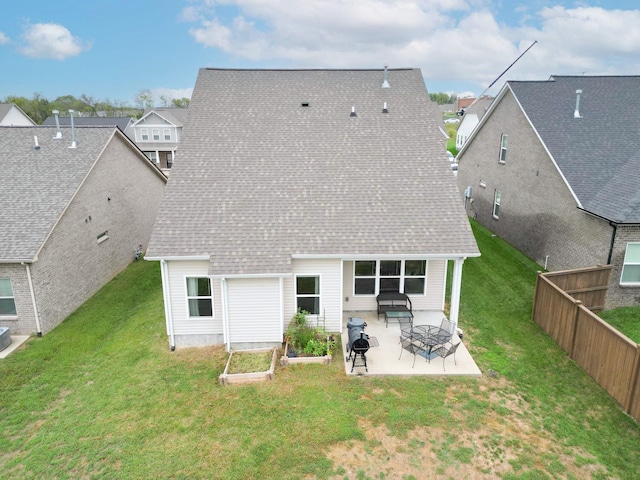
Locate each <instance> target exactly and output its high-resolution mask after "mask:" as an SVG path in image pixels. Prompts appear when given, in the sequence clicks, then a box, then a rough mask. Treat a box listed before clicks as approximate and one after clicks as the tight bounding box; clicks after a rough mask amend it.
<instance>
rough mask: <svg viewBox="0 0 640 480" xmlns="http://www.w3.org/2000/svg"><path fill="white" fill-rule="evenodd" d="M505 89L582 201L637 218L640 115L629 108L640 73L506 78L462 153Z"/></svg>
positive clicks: (638, 92)
mask: <svg viewBox="0 0 640 480" xmlns="http://www.w3.org/2000/svg"><path fill="white" fill-rule="evenodd" d="M576 90H582V93H581V94H580V104H579V110H580V114H581V118H574V111H575V109H576V99H577V94H576ZM508 93H511V94H513V96H514V98H515V100H516V102H517V103H518V105H519V106H520V108H521V110H522V112H523V114H524V115H525V117H526V118H527V119H528V121H529V123H530V125H531V127H532V128H533V130H534V131H535V133H536V135H537V136H538V138H539V139H540V141H541V142H542V144H543V145H544V147H545V148H546V150H547V152H548V153H549V155H550V156H551V159H552V161H553V162H554V164H555V165H556V166H557V168H558V170H559V172H560V174H561V175H562V177H563V178H564V180H565V182H566V184H567V187H568V188H569V190H570V191H571V193H572V194H573V196H574V198H575V199H576V202H577V204H578V207H579V208H581V209H583V210H585V211H587V212H589V213H592V214H594V215H597V216H600V217H602V218H605V219H607V220H611V221H613V222H615V223H630V224H637V223H640V187H639V186H640V117H639V116H638V115H636V114H635V113H634V112H633V109H632V108H631V107H630V106H633V105H635V104H636V103H637V99H638V97H639V96H640V76H559V75H554V76H552V77H550V78H549V80H543V81H508V82H506V83H505V85H504V86H503V88H502V89H501V91H500V92H499V94H498V95H497V97H496V100H495V101H494V102H493V103H492V104H491V106H490V107H489V110H488V111H487V114H486V115H485V116H484V118H483V119H482V121H481V122H480V125H479V126H478V127H477V128H476V129H475V130H474V132H473V134H472V137H471V138H470V139H469V141H467V142H466V143H465V144H464V146H463V148H462V150H460V152H459V154H458V158H463V157H464V154H465V152H466V150H467V149H468V148H470V146H471V144H472V143H473V137H475V136H476V135H477V134H479V132H480V131H481V130H482V128H481V127H482V124H483V123H485V122H486V121H488V118H489V117H491V115H492V113H493V111H494V110H495V108H497V105H499V104H500V101H501V100H502V98H504V96H505V95H506V94H508Z"/></svg>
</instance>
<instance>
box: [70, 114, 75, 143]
mask: <svg viewBox="0 0 640 480" xmlns="http://www.w3.org/2000/svg"><path fill="white" fill-rule="evenodd" d="M74 113H75V112H74V111H73V110H69V116H70V117H71V145H70V146H69V148H76V129H75V125H74V124H73V114H74Z"/></svg>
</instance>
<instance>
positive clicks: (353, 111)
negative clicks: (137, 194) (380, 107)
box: [349, 107, 357, 117]
mask: <svg viewBox="0 0 640 480" xmlns="http://www.w3.org/2000/svg"><path fill="white" fill-rule="evenodd" d="M349 116H350V117H357V115H356V107H351V115H349Z"/></svg>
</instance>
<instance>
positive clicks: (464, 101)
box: [456, 97, 476, 112]
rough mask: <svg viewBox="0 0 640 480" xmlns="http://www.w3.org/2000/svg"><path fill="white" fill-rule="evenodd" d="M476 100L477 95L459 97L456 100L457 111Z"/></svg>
mask: <svg viewBox="0 0 640 480" xmlns="http://www.w3.org/2000/svg"><path fill="white" fill-rule="evenodd" d="M475 101H476V97H458V101H457V102H456V112H460V111H461V110H464V109H466V108H467V107H469V106H470V105H471V104H472V103H473V102H475Z"/></svg>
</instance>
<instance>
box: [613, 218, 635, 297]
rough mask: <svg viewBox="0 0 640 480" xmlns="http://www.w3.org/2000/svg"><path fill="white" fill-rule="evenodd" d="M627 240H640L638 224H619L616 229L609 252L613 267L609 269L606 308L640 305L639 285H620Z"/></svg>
mask: <svg viewBox="0 0 640 480" xmlns="http://www.w3.org/2000/svg"><path fill="white" fill-rule="evenodd" d="M629 242H640V226H639V225H635V226H631V225H619V226H618V227H617V229H616V238H615V242H614V244H613V250H612V252H611V264H612V265H613V268H612V269H611V278H610V281H609V291H608V292H607V303H606V307H607V308H617V307H623V306H631V305H634V306H640V287H621V286H620V277H621V275H622V265H623V263H624V254H625V252H626V250H627V243H629Z"/></svg>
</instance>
